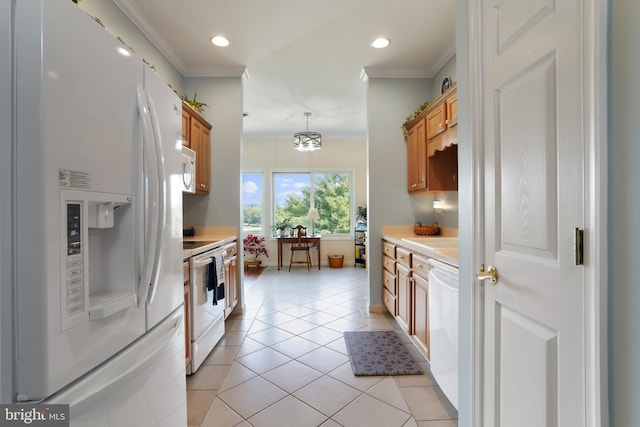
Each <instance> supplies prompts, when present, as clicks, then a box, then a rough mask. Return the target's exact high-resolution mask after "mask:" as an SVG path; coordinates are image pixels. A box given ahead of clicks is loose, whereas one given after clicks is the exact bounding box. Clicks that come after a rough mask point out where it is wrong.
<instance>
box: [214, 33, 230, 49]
mask: <svg viewBox="0 0 640 427" xmlns="http://www.w3.org/2000/svg"><path fill="white" fill-rule="evenodd" d="M211 43H213V44H214V45H216V46H218V47H227V46H229V39H227V38H226V37H225V36H213V37H211Z"/></svg>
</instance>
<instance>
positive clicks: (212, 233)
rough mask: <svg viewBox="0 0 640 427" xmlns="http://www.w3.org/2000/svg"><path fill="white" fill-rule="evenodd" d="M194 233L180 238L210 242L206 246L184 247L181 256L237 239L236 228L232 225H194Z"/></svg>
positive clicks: (195, 253)
mask: <svg viewBox="0 0 640 427" xmlns="http://www.w3.org/2000/svg"><path fill="white" fill-rule="evenodd" d="M194 229H195V234H194V235H193V236H188V237H187V236H185V237H183V238H182V240H183V241H184V242H212V243H211V244H209V245H207V246H202V247H200V248H197V249H184V250H183V251H182V258H183V259H186V258H189V257H191V256H193V255H197V254H199V253H202V252H204V251H208V250H211V249H214V248H216V247H218V246H222V245H224V244H226V243H230V242H233V241H234V240H237V239H238V235H237V232H238V229H237V228H236V227H233V226H229V227H226V226H202V227H200V226H195V227H194Z"/></svg>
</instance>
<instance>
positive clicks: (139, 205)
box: [3, 0, 186, 427]
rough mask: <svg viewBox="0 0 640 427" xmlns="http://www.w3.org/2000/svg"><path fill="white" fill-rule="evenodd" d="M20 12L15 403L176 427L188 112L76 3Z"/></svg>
mask: <svg viewBox="0 0 640 427" xmlns="http://www.w3.org/2000/svg"><path fill="white" fill-rule="evenodd" d="M14 8H15V10H14V17H13V22H12V27H13V30H14V38H13V45H12V63H13V64H14V71H13V82H14V87H15V89H14V93H13V107H12V113H13V117H14V123H15V125H14V129H15V131H14V133H13V138H12V151H13V152H14V153H15V154H14V161H13V167H14V168H13V170H14V173H13V182H12V186H13V189H14V191H13V192H12V194H13V198H14V200H13V205H14V207H13V210H12V214H11V216H12V225H13V228H14V230H15V232H14V234H13V235H14V236H15V237H14V242H13V244H12V246H13V248H15V251H14V259H13V264H14V271H15V275H14V277H13V280H12V281H13V285H12V289H13V292H12V293H13V311H14V313H15V316H14V319H15V324H14V326H13V328H12V330H13V331H14V334H13V335H14V336H13V345H12V347H13V348H12V355H11V356H10V357H11V359H12V365H13V372H14V378H13V381H12V382H13V386H12V389H13V390H12V393H11V395H12V396H11V400H12V403H18V402H31V403H38V402H44V403H65V404H69V405H70V418H71V425H72V426H84V425H86V426H119V427H121V426H172V427H173V426H185V425H186V390H185V389H186V387H185V359H184V344H185V343H184V320H183V306H182V304H183V278H182V192H181V178H182V175H181V173H182V169H181V165H182V163H181V146H182V144H181V141H182V140H181V138H182V132H181V126H182V122H181V101H180V99H179V97H178V96H177V95H176V94H175V93H174V92H173V91H172V90H171V89H170V88H169V87H168V86H167V85H166V84H165V83H164V82H162V80H161V79H160V78H159V77H158V76H157V75H156V74H155V72H153V71H152V70H151V69H150V68H149V67H148V66H147V65H145V64H144V63H143V61H142V59H140V58H138V57H136V55H135V54H133V53H132V52H130V51H129V50H128V49H127V48H126V46H124V45H123V44H122V43H121V42H120V41H118V40H117V39H116V38H115V37H114V36H113V35H111V34H110V33H109V32H108V31H107V30H106V29H104V28H102V27H101V26H100V25H99V24H98V23H97V22H96V21H94V20H93V19H92V18H91V17H90V16H88V15H86V14H85V13H84V12H83V11H81V10H80V9H79V8H78V7H77V6H76V5H75V4H73V3H72V2H71V1H70V0H20V1H19V2H15V6H14ZM3 213H5V212H3ZM5 356H6V355H5V354H3V359H4V357H5Z"/></svg>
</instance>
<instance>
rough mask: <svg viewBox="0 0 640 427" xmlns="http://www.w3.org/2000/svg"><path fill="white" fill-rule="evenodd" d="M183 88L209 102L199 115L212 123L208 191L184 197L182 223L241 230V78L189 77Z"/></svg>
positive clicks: (190, 95)
mask: <svg viewBox="0 0 640 427" xmlns="http://www.w3.org/2000/svg"><path fill="white" fill-rule="evenodd" d="M183 87H184V89H185V91H186V92H187V93H188V94H189V97H193V93H194V92H197V93H198V99H199V100H201V101H202V102H204V103H206V104H208V105H209V106H208V107H205V110H204V112H203V113H202V116H203V117H204V118H205V120H207V121H208V122H209V123H211V125H212V129H211V166H210V167H211V187H210V191H209V194H208V195H205V196H200V195H191V194H189V195H185V196H184V198H183V202H184V204H183V221H184V224H185V226H193V225H200V226H203V225H209V226H234V227H237V228H238V233H240V226H241V214H242V212H241V208H240V185H241V177H240V165H241V164H242V158H241V147H242V80H241V78H240V77H215V78H207V77H192V78H185V79H184V80H183ZM196 162H197V159H196ZM238 235H240V234H238Z"/></svg>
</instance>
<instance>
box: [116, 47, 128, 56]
mask: <svg viewBox="0 0 640 427" xmlns="http://www.w3.org/2000/svg"><path fill="white" fill-rule="evenodd" d="M118 53H119V54H120V55H122V56H131V52H130V51H129V50H127V49H125V48H123V47H119V48H118Z"/></svg>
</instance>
